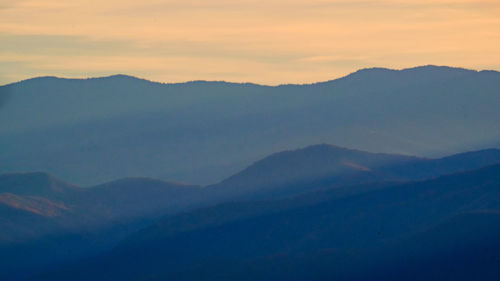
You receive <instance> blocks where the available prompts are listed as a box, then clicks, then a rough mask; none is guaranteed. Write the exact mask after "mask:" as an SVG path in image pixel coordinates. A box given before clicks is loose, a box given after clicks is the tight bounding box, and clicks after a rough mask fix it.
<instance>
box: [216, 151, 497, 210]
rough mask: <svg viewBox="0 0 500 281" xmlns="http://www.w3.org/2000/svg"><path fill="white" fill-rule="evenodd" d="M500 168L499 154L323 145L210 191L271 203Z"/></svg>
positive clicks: (283, 155) (287, 154)
mask: <svg viewBox="0 0 500 281" xmlns="http://www.w3.org/2000/svg"><path fill="white" fill-rule="evenodd" d="M496 163H500V150H499V149H488V150H481V151H474V152H467V153H462V154H456V155H452V156H449V157H444V158H439V159H429V158H418V157H410V156H404V155H397V154H384V153H369V152H366V151H360V150H354V149H347V148H342V147H338V146H334V145H326V144H323V145H313V146H308V147H305V148H302V149H297V150H290V151H283V152H279V153H275V154H272V155H271V156H268V157H266V158H264V159H262V160H259V161H257V162H255V163H254V164H252V165H250V166H249V167H248V168H246V169H244V170H243V171H241V172H239V173H237V174H235V175H233V176H231V177H229V178H228V179H226V180H223V181H222V182H221V183H219V184H216V185H213V186H209V187H208V188H207V189H209V190H212V191H213V193H214V194H219V195H220V196H222V197H226V198H230V199H233V200H234V198H240V199H270V198H279V197H286V196H293V195H297V194H300V193H303V192H308V191H313V190H319V189H325V188H332V187H335V186H345V185H354V184H361V183H370V182H379V181H409V180H421V179H426V178H432V177H437V176H441V175H445V174H451V173H456V172H460V171H467V170H473V169H478V168H481V167H484V166H487V165H492V164H496Z"/></svg>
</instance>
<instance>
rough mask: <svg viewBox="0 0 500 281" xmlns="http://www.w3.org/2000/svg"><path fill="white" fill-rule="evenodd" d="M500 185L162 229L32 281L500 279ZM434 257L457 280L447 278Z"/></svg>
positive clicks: (437, 186) (426, 184)
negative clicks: (499, 227) (104, 253)
mask: <svg viewBox="0 0 500 281" xmlns="http://www.w3.org/2000/svg"><path fill="white" fill-rule="evenodd" d="M499 186H500V166H499V165H495V166H490V167H486V168H482V169H479V170H474V171H471V172H466V173H459V174H454V175H449V176H444V177H439V178H437V179H433V180H427V181H421V182H414V183H406V184H400V185H389V186H387V187H386V188H378V189H375V190H369V191H366V192H362V193H359V194H354V195H352V196H346V197H340V198H339V197H336V198H332V199H331V200H326V201H321V202H318V203H316V204H312V205H306V206H297V207H292V208H289V209H285V210H281V211H279V210H278V211H267V212H264V213H257V214H256V215H254V216H244V217H242V218H241V219H234V220H230V221H226V222H224V221H221V222H220V223H217V219H218V218H217V217H212V218H210V216H208V217H207V218H205V219H204V220H203V221H206V220H212V223H209V224H204V223H200V224H198V227H191V228H189V229H186V228H180V229H179V230H180V231H173V232H172V231H170V230H168V229H164V228H162V225H161V224H160V225H158V227H160V228H158V227H156V228H157V229H155V230H152V231H147V230H144V231H141V232H139V233H137V235H134V236H132V237H131V238H130V239H129V240H127V241H126V242H124V243H123V244H122V245H120V247H118V248H116V249H115V250H114V251H112V252H110V253H108V254H107V255H103V256H100V257H98V258H95V259H92V260H89V261H86V262H83V263H82V264H75V265H74V266H70V267H66V268H65V269H61V270H58V271H56V272H53V273H47V274H45V275H41V276H39V277H37V278H34V279H33V280H67V279H68V278H71V279H73V280H89V279H93V280H116V279H120V280H171V279H172V278H173V279H175V280H214V279H217V280H256V279H258V280H285V279H286V280H304V279H307V280H325V279H335V280H356V279H358V278H359V280H366V278H368V276H372V277H374V278H375V279H374V280H401V279H397V277H407V276H410V279H411V280H421V279H420V277H422V276H424V277H426V278H425V279H426V280H438V278H444V279H448V280H451V279H450V278H452V277H457V278H459V280H464V278H467V277H471V276H477V275H474V272H475V271H474V268H476V267H475V265H476V264H478V265H479V266H480V267H477V268H481V269H482V270H484V271H482V272H483V273H484V274H483V275H481V277H482V280H497V279H498V277H499V276H498V272H497V271H496V270H495V268H498V265H499V263H498V261H499V260H500V259H499V256H498V251H496V252H495V251H494V250H488V251H485V252H483V251H481V250H480V249H486V248H488V247H490V246H491V247H493V248H490V249H498V247H499V246H500V245H499V244H498V240H497V239H495V238H496V237H498V234H500V232H499V230H500V229H498V228H497V227H495V225H496V224H495V222H497V221H498V216H496V215H495V214H497V213H498V212H499V211H500V201H499V200H498V199H499V198H500V197H499V192H500V190H499V189H498V187H499ZM478 202H481V203H479V204H478ZM254 207H255V208H259V206H258V205H255V206H254ZM234 208H235V209H236V210H237V209H238V207H237V205H236V206H235V207H234ZM205 212H208V213H210V212H211V211H210V209H207V210H206V211H205ZM201 213H204V212H201ZM481 213H482V214H485V215H475V214H481ZM214 214H216V213H214ZM226 214H231V208H229V209H228V210H226ZM468 214H470V215H468ZM488 214H491V215H488ZM167 220H175V217H173V218H169V219H167ZM462 223H463V224H462ZM491 223H493V224H491ZM168 225H169V223H168V222H167V221H165V222H163V226H168ZM169 228H170V227H169ZM442 242H443V243H442ZM401 245H404V246H401ZM435 245H437V246H438V247H436V246H435ZM453 245H460V247H455V246H453ZM453 253H462V254H465V253H474V255H473V256H454V255H453ZM429 256H431V257H435V258H437V257H446V259H445V260H446V261H448V262H449V263H446V264H445V266H446V267H447V268H450V269H457V270H458V271H457V272H455V271H442V270H439V268H437V267H435V266H434V265H433V264H432V260H429V259H427V257H429ZM462 257H463V258H462ZM481 261H487V262H485V263H481ZM440 262H442V260H440ZM381 266H384V271H383V272H381V271H380V268H381ZM416 269H418V271H417V272H414V271H412V270H416ZM201 273H202V274H201ZM412 273H413V274H416V275H412ZM461 273H464V274H465V273H467V274H466V275H463V276H461V275H460V274H461ZM476 273H477V272H476ZM377 274H378V275H377ZM380 274H381V275H380ZM471 274H472V275H471ZM360 275H361V276H360ZM378 276H380V277H378Z"/></svg>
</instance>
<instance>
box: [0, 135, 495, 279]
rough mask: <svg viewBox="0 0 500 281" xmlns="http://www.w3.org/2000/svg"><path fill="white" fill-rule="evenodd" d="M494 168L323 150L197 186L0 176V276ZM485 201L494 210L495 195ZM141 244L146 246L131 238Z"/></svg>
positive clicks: (484, 153)
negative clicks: (124, 244)
mask: <svg viewBox="0 0 500 281" xmlns="http://www.w3.org/2000/svg"><path fill="white" fill-rule="evenodd" d="M496 163H500V150H496V149H488V150H481V151H476V152H468V153H461V154H456V155H452V156H448V157H444V158H438V159H430V158H420V157H410V156H405V155H397V154H385V153H369V152H365V151H360V150H355V149H347V148H342V147H338V146H334V145H326V144H322V145H314V146H309V147H305V148H301V149H296V150H289V151H283V152H279V153H275V154H272V155H270V156H268V157H265V158H263V159H261V160H259V161H256V162H255V163H254V164H252V165H250V166H249V167H248V168H246V169H244V170H242V171H241V172H239V173H237V174H235V175H233V176H230V177H228V178H227V179H225V180H223V181H221V182H220V183H218V184H215V185H209V186H203V187H202V186H192V185H185V184H178V183H171V182H164V181H160V180H153V179H147V178H125V179H121V180H116V181H111V182H108V183H105V184H100V185H96V186H93V187H86V188H84V187H79V186H76V185H72V184H68V183H65V182H63V181H61V180H58V179H56V178H54V177H53V176H51V175H49V174H47V173H41V172H38V173H13V174H12V173H11V174H4V175H1V176H0V208H1V209H2V213H0V228H1V229H2V232H1V233H0V248H1V250H2V251H0V252H1V254H0V261H2V266H0V273H2V274H0V277H2V279H5V280H9V278H12V280H20V279H19V278H22V277H26V275H25V273H27V272H30V273H31V274H33V273H36V272H43V271H46V270H47V268H57V267H58V266H60V265H61V264H63V263H70V262H71V261H75V262H76V261H77V260H80V259H82V258H85V257H90V256H94V255H98V254H100V253H104V252H106V251H108V250H110V249H112V248H113V247H115V246H117V244H118V243H119V242H120V241H123V240H125V241H149V240H151V241H155V239H157V238H154V237H156V236H158V235H160V236H161V235H167V236H170V235H174V234H175V233H177V232H179V233H184V232H189V231H194V230H196V229H198V228H207V227H210V226H214V225H215V226H218V225H224V224H228V223H233V222H236V221H240V220H242V221H244V220H246V219H250V218H252V217H259V216H267V215H270V214H275V213H279V212H289V211H292V210H294V209H300V208H306V209H307V208H312V207H313V206H316V205H321V204H326V203H327V202H330V201H331V202H334V201H335V202H337V201H338V200H348V199H347V198H354V197H356V196H359V195H360V194H365V193H366V194H368V193H370V192H382V191H383V190H394V188H396V187H397V186H414V185H416V184H421V183H420V181H422V180H428V181H432V180H429V179H432V178H436V177H440V176H443V175H446V174H453V175H455V174H457V173H463V172H465V171H469V170H474V169H479V168H481V167H485V166H488V165H494V164H496ZM460 175H462V174H458V175H457V177H458V176H460ZM488 175H489V174H488ZM458 178H460V177H458ZM477 179H478V180H479V179H481V180H485V181H488V180H489V178H488V177H486V176H485V177H479V176H478V177H477ZM438 182H439V181H438ZM448 182H450V181H449V180H448V181H446V182H445V183H444V184H440V186H441V185H442V186H443V187H446V186H447V185H448ZM473 183H474V184H477V183H476V182H473ZM494 184H496V183H494ZM390 194H392V193H390ZM390 194H389V195H387V196H388V197H387V198H388V199H387V200H389V199H390V198H392V196H393V195H390ZM490 195H492V196H490V199H491V200H493V201H492V203H491V202H490V203H491V204H492V205H493V207H495V206H496V205H495V204H496V203H495V202H496V201H494V200H496V199H495V198H496V197H495V196H496V195H494V193H492V194H490ZM414 196H417V195H414V194H409V195H407V196H406V195H405V196H404V198H407V199H408V200H409V198H414ZM417 197H418V196H417ZM474 198H475V197H471V198H469V199H470V200H472V201H474V200H476V199H477V198H476V199H474ZM349 200H350V199H349ZM415 200H416V199H415ZM477 200H479V199H477ZM488 200H489V199H488ZM472 201H471V202H472ZM477 202H478V204H479V203H480V201H477ZM490 203H488V204H490ZM481 204H482V203H481ZM495 208H496V207H495ZM476 209H478V210H483V209H482V208H476ZM336 210H337V209H336ZM473 210H475V209H473ZM488 210H489V209H488ZM336 212H337V211H336ZM162 218H163V219H162ZM147 227H150V228H149V229H151V230H148V228H147ZM331 227H334V226H331ZM141 229H143V230H141ZM134 233H138V234H135V235H134ZM129 235H132V236H129ZM141 235H145V237H152V238H151V239H149V238H148V239H145V238H130V237H140V236H141ZM127 243H130V244H132V245H135V244H136V243H137V242H127ZM151 243H154V242H151ZM120 247H121V246H120ZM21 253H22V254H21ZM162 253H163V252H162ZM166 253H167V252H164V254H166ZM207 253H208V252H207ZM134 255H135V254H134ZM51 278H52V277H51ZM51 278H49V279H47V280H52V279H51ZM89 278H90V277H89ZM93 278H94V277H92V279H93ZM116 278H118V279H120V278H121V277H116Z"/></svg>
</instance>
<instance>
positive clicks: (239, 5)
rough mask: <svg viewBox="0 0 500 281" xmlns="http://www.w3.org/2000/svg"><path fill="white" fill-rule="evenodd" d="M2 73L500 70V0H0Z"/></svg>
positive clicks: (229, 75) (277, 77) (244, 75)
mask: <svg viewBox="0 0 500 281" xmlns="http://www.w3.org/2000/svg"><path fill="white" fill-rule="evenodd" d="M0 42H1V44H0V84H6V83H10V82H15V81H19V80H22V79H26V78H30V77H34V76H45V75H55V76H62V77H89V76H102V75H110V74H116V73H125V74H130V75H135V76H140V77H143V78H146V79H151V80H156V81H161V82H180V81H188V80H199V79H201V80H227V81H235V82H247V81H250V82H255V83H264V84H271V85H275V84H280V83H308V82H316V81H322V80H329V79H333V78H336V77H339V76H343V75H345V74H348V73H349V72H352V71H355V70H357V69H359V68H365V67H374V66H380V67H390V68H404V67H412V66H416V65H424V64H436V65H450V66H458V67H466V68H472V69H496V70H498V69H500V52H499V51H498V46H500V1H497V0H457V1H452V0H436V1H430V0H419V1H416V0H382V1H372V0H359V1H358V0H355V1H348V0H330V1H328V0H309V1H299V0H286V1H285V0H267V1H261V0H237V1H229V0H213V1H193V0H145V1H131V0H122V1H118V0H100V1H96V0H73V1H56V0H47V1H35V0H0Z"/></svg>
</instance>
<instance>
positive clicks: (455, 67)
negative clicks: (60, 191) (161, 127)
mask: <svg viewBox="0 0 500 281" xmlns="http://www.w3.org/2000/svg"><path fill="white" fill-rule="evenodd" d="M422 68H441V69H454V70H465V71H471V72H477V73H479V72H496V73H500V70H495V69H480V70H479V69H472V68H465V67H459V66H448V65H435V64H426V65H418V66H413V67H405V68H389V67H378V66H375V67H365V68H359V69H358V70H356V71H353V72H350V73H348V74H345V75H342V76H339V77H336V78H333V79H330V80H324V81H317V82H311V83H280V84H275V85H271V84H260V83H254V82H249V81H247V82H232V81H228V80H203V79H197V80H186V81H183V82H162V81H156V80H151V79H147V78H143V77H139V76H134V75H130V74H124V73H117V74H110V75H103V76H89V77H62V76H55V75H46V76H34V77H31V78H26V79H22V80H19V81H15V82H10V83H7V84H3V85H0V87H4V86H9V85H14V84H18V83H22V82H26V81H30V80H36V79H47V78H51V79H60V80H94V79H106V78H113V77H128V78H133V79H137V80H142V81H146V82H149V83H154V84H162V85H180V84H189V83H227V84H236V85H254V86H261V87H283V86H308V85H316V84H322V83H329V82H332V81H336V80H339V79H343V78H346V77H349V76H351V75H353V74H356V73H359V72H362V71H367V70H386V71H395V72H399V71H408V70H415V69H422Z"/></svg>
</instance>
